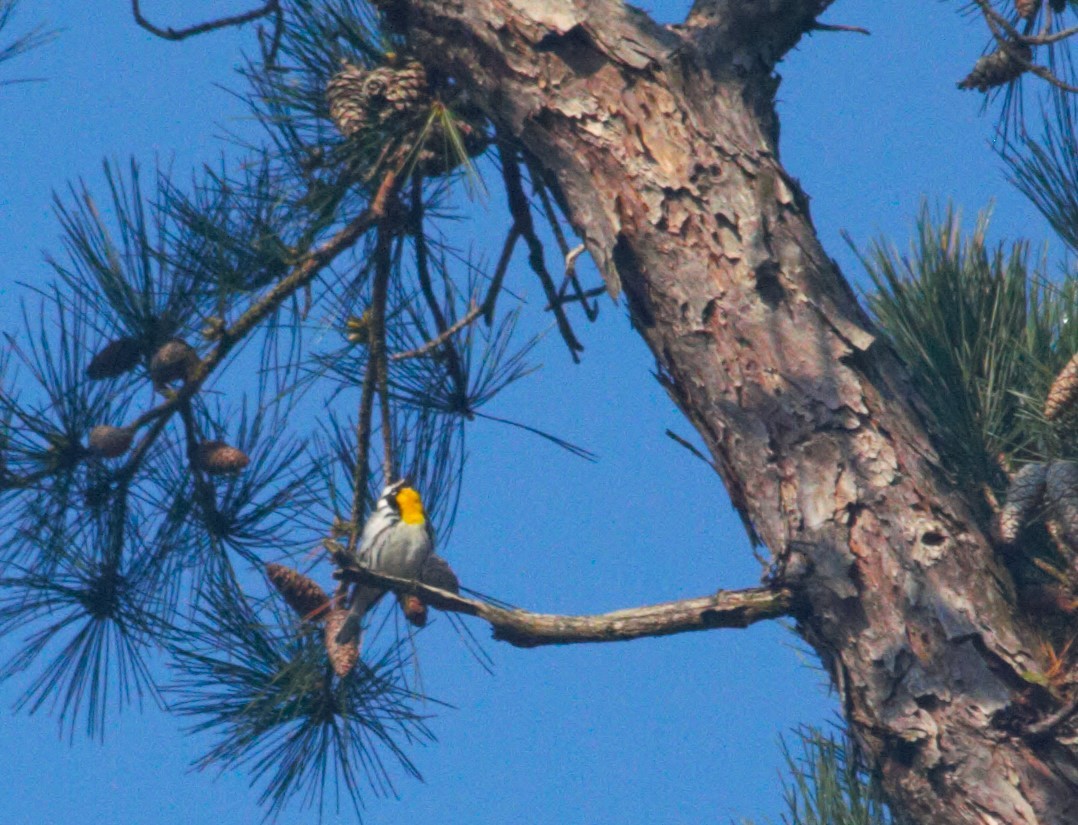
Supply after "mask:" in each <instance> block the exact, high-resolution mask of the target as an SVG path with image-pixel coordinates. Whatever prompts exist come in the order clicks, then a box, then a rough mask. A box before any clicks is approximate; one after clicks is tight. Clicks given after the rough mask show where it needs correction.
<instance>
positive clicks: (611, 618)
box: [333, 568, 794, 647]
mask: <svg viewBox="0 0 1078 825" xmlns="http://www.w3.org/2000/svg"><path fill="white" fill-rule="evenodd" d="M333 575H334V577H335V578H338V579H342V580H345V581H353V582H360V583H363V584H375V585H379V586H381V587H385V588H389V589H391V590H393V591H395V592H397V593H404V594H408V595H413V596H418V597H419V598H420V599H421V600H422V601H423V602H424V603H426V604H428V605H430V606H431V607H435V608H437V609H438V610H444V611H446V612H449V613H463V614H464V615H466V616H475V617H476V618H479V619H482V620H483V621H485V622H487V623H488V624H489V625H490V626H491V627H492V628H493V630H494V638H495V639H498V640H500V641H503V642H508V643H509V644H511V645H513V646H515V647H540V646H542V645H570V644H582V643H584V642H625V641H630V640H631V639H642V638H648V637H652V636H671V635H674V634H677V633H688V632H691V631H694V630H714V629H717V628H722V627H738V628H743V627H748V626H749V625H751V624H755V623H756V622H759V621H763V620H765V619H776V618H779V617H780V616H787V615H789V614H790V611H791V609H792V606H793V602H794V596H793V592H792V591H790V590H787V589H785V588H774V589H772V588H768V587H751V588H747V589H745V590H720V591H718V592H717V593H715V594H713V595H711V596H701V597H700V598H697V599H683V600H681V601H676V602H664V603H662V604H653V605H646V606H644V607H633V608H629V609H627V610H615V611H614V612H612V613H600V614H597V615H592V616H560V615H555V614H549V613H531V612H529V611H527V610H507V609H505V608H501V607H495V606H494V605H492V604H489V603H487V602H484V601H479V600H478V599H469V598H465V597H464V596H458V595H457V594H455V593H450V592H449V591H447V590H439V589H437V588H434V587H428V586H427V585H424V584H420V583H419V582H417V581H412V580H410V579H398V578H396V577H394V576H383V575H380V574H378V573H374V572H372V571H370V570H368V569H366V568H344V569H342V570H338V571H337V572H335V573H334V574H333Z"/></svg>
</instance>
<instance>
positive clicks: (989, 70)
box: [958, 43, 1033, 92]
mask: <svg viewBox="0 0 1078 825" xmlns="http://www.w3.org/2000/svg"><path fill="white" fill-rule="evenodd" d="M1032 59H1033V50H1032V49H1031V48H1030V47H1029V46H1027V45H1025V44H1024V43H1009V44H1008V45H1007V47H1006V48H1002V49H997V50H996V51H994V52H992V53H991V54H986V55H985V56H984V57H982V58H980V59H978V61H977V62H976V63H974V64H973V71H971V72H970V73H969V74H968V75H966V77H964V78H963V79H962V80H961V81H959V83H958V88H959V89H976V90H977V91H978V92H987V91H988V90H989V89H994V88H995V87H996V86H1002V85H1003V84H1004V83H1010V82H1011V81H1012V80H1016V79H1017V78H1019V77H1021V76H1022V75H1023V74H1024V73H1025V72H1026V71H1027V70H1028V69H1027V64H1028V63H1029V62H1030V61H1031V60H1032Z"/></svg>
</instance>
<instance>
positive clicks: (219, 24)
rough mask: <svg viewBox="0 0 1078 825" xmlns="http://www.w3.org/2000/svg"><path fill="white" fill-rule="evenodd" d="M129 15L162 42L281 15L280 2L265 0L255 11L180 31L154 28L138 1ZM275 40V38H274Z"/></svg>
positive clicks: (135, 0) (134, 0)
mask: <svg viewBox="0 0 1078 825" xmlns="http://www.w3.org/2000/svg"><path fill="white" fill-rule="evenodd" d="M131 13H132V14H133V15H134V17H135V22H136V23H137V24H138V25H139V26H140V27H141V28H143V29H145V30H146V31H148V32H150V33H151V34H153V35H156V36H157V37H160V38H162V39H164V40H172V41H177V40H186V39H187V38H188V37H194V36H196V35H199V34H205V33H206V32H211V31H216V30H217V29H225V28H229V27H230V26H242V25H244V24H245V23H252V22H254V21H255V20H259V19H261V18H263V17H269V16H270V15H271V14H276V15H280V14H281V4H280V0H266V4H265V5H263V6H259V7H258V8H257V9H252V10H251V11H247V12H244V13H243V14H234V15H231V16H229V17H218V18H216V19H214V20H207V21H206V22H204V23H196V24H195V25H193V26H186V27H184V28H182V29H174V28H171V27H166V28H161V27H160V26H155V25H154V24H153V23H151V22H150V21H149V20H147V19H146V18H145V17H143V16H142V8H141V7H140V4H139V0H131ZM275 39H276V38H275Z"/></svg>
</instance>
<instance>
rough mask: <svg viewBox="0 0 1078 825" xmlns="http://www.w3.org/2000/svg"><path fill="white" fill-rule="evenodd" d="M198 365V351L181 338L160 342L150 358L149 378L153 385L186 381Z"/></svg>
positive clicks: (158, 385)
mask: <svg viewBox="0 0 1078 825" xmlns="http://www.w3.org/2000/svg"><path fill="white" fill-rule="evenodd" d="M196 366H198V353H197V352H195V350H194V348H193V347H192V346H191V345H190V344H188V343H187V342H186V341H184V340H183V339H182V338H173V339H172V340H170V341H166V342H165V343H164V344H162V345H161V346H160V347H159V348H158V350H157V352H155V353H154V354H153V358H151V359H150V378H151V379H152V380H153V383H154V386H155V387H163V386H164V385H166V384H171V383H172V382H174V381H187V380H188V379H189V377H190V375H191V373H192V371H193V370H194V369H195V367H196Z"/></svg>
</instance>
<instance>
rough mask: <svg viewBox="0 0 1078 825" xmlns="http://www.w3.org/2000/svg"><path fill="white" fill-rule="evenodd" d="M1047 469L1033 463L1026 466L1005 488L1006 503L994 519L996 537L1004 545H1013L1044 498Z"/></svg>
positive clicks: (1042, 465) (1044, 466)
mask: <svg viewBox="0 0 1078 825" xmlns="http://www.w3.org/2000/svg"><path fill="white" fill-rule="evenodd" d="M1047 476H1048V467H1047V466H1046V465H1044V464H1041V463H1038V462H1034V463H1031V464H1027V465H1026V466H1025V467H1023V468H1022V469H1021V470H1019V471H1018V473H1017V474H1016V475H1015V477H1014V478H1013V479H1011V484H1010V486H1009V487H1008V488H1007V503H1006V504H1005V505H1003V509H1002V510H1000V511H999V515H998V516H997V517H996V535H997V536H998V537H999V540H1000V541H1002V542H1004V543H1005V544H1013V543H1014V542H1015V541H1017V539H1018V534H1019V533H1021V532H1022V528H1023V527H1025V526H1026V524H1027V523H1029V520H1030V516H1032V515H1033V511H1034V510H1035V509H1036V508H1037V506H1038V505H1039V504H1040V502H1041V499H1042V498H1043V497H1044V490H1045V480H1046V478H1047Z"/></svg>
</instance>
